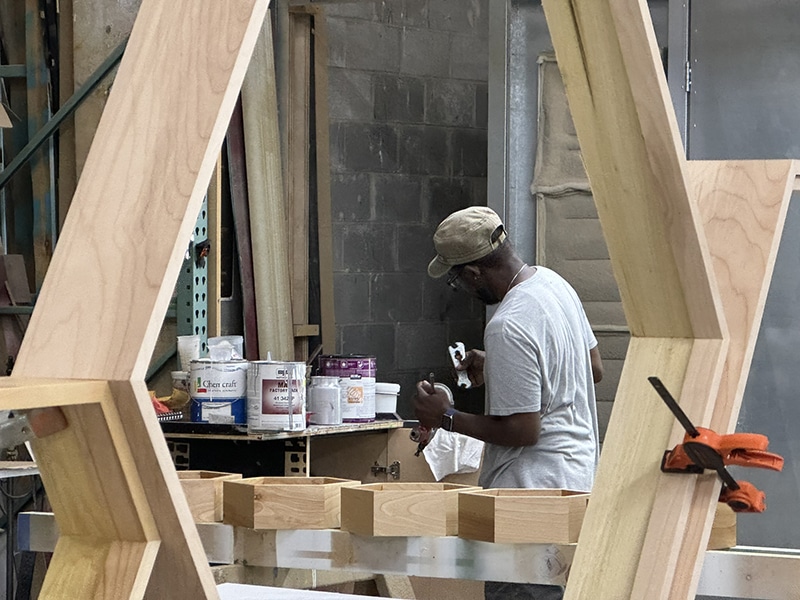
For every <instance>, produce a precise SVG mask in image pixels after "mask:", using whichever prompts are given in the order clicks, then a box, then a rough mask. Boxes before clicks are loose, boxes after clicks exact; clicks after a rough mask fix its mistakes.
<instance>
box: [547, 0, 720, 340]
mask: <svg viewBox="0 0 800 600" xmlns="http://www.w3.org/2000/svg"><path fill="white" fill-rule="evenodd" d="M639 4H640V3H639V2H638V0H613V1H611V2H588V1H580V0H576V1H568V0H545V1H544V2H543V6H544V9H545V16H546V17H547V22H548V25H549V28H550V34H551V37H552V39H553V45H554V47H555V51H556V58H557V60H558V64H559V68H560V69H561V74H562V77H563V80H564V85H565V88H566V91H567V97H568V99H569V103H570V109H571V112H572V116H573V120H574V122H575V128H576V131H577V133H578V138H579V141H580V145H581V155H582V156H583V160H584V163H585V165H586V170H587V173H588V175H589V179H590V181H591V185H592V191H593V194H594V198H595V203H596V204H597V210H598V214H599V216H600V220H601V224H602V227H603V233H604V235H605V238H606V242H607V244H608V249H609V253H610V256H611V262H612V266H613V269H614V276H615V278H616V279H617V283H618V284H619V287H620V295H621V297H622V302H623V306H624V309H625V316H626V319H627V321H628V326H629V327H630V330H631V334H632V335H636V336H649V337H683V338H691V337H700V338H719V337H721V336H722V335H723V331H724V328H723V326H722V324H721V318H720V316H719V314H718V313H717V306H718V303H719V294H718V292H717V290H716V286H715V285H714V284H713V282H712V281H711V280H710V279H709V278H708V276H707V273H708V272H709V271H710V269H711V266H710V265H711V260H710V255H709V253H708V246H707V243H706V242H705V239H704V237H703V235H702V231H701V224H700V221H699V217H698V214H697V210H696V209H695V208H694V207H693V206H692V205H691V203H690V201H689V192H688V182H687V175H686V167H685V164H684V163H685V161H681V160H679V156H678V155H677V154H676V152H677V150H678V148H679V145H680V136H679V133H678V128H677V122H676V121H675V117H674V114H673V113H672V109H671V104H670V101H669V96H668V95H667V96H663V95H662V91H664V90H666V87H665V86H666V83H665V82H661V81H660V80H659V75H660V77H661V78H663V70H662V68H661V62H660V58H659V55H658V52H657V48H656V47H655V44H656V42H655V35H654V33H653V31H652V24H650V23H649V15H644V14H643V13H642V10H643V9H642V6H640V5H639ZM643 6H644V5H643ZM644 10H646V6H645V7H644ZM645 19H646V21H645ZM619 22H624V24H625V28H624V29H622V30H621V31H619V39H618V37H617V36H618V33H617V31H618V30H617V26H618V24H619ZM645 22H646V23H647V24H648V25H649V27H645V25H644V23H645Z"/></svg>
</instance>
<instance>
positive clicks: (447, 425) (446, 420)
mask: <svg viewBox="0 0 800 600" xmlns="http://www.w3.org/2000/svg"><path fill="white" fill-rule="evenodd" d="M457 412H458V411H457V410H456V409H455V408H453V407H450V408H448V409H447V410H446V411H445V413H444V414H443V415H442V429H444V430H445V431H453V415H454V414H456V413H457Z"/></svg>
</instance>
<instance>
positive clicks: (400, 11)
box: [381, 0, 428, 27]
mask: <svg viewBox="0 0 800 600" xmlns="http://www.w3.org/2000/svg"><path fill="white" fill-rule="evenodd" d="M381 21H383V22H384V23H388V24H390V25H399V26H403V27H427V26H428V0H390V1H388V2H382V3H381Z"/></svg>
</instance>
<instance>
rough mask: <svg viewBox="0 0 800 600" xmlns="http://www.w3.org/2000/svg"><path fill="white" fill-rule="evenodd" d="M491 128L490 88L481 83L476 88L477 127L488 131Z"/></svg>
mask: <svg viewBox="0 0 800 600" xmlns="http://www.w3.org/2000/svg"><path fill="white" fill-rule="evenodd" d="M488 126H489V86H488V85H487V84H485V83H479V84H478V85H476V86H475V127H477V128H479V129H486V128H487V127H488Z"/></svg>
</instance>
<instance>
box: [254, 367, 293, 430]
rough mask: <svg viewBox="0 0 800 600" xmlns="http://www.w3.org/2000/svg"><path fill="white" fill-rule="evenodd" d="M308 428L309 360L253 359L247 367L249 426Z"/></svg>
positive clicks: (268, 428)
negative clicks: (306, 361)
mask: <svg viewBox="0 0 800 600" xmlns="http://www.w3.org/2000/svg"><path fill="white" fill-rule="evenodd" d="M305 428H306V364H305V363H302V362H277V361H254V362H251V363H250V366H249V367H248V369H247V429H248V430H252V431H265V430H276V429H277V430H290V431H291V430H296V429H305Z"/></svg>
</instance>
